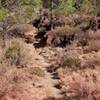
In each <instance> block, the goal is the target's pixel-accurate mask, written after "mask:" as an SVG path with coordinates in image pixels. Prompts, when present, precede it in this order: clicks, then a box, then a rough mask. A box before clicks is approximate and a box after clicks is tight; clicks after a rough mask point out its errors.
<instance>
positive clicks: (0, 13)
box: [0, 7, 6, 21]
mask: <svg viewBox="0 0 100 100" xmlns="http://www.w3.org/2000/svg"><path fill="white" fill-rule="evenodd" d="M5 17H6V11H5V9H4V8H2V7H0V21H2V20H3V19H4V18H5Z"/></svg>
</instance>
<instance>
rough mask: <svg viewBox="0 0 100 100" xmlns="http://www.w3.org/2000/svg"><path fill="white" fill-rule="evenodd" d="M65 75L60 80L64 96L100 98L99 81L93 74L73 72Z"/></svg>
mask: <svg viewBox="0 0 100 100" xmlns="http://www.w3.org/2000/svg"><path fill="white" fill-rule="evenodd" d="M67 74H68V73H67ZM67 74H66V75H67ZM66 75H64V76H65V77H63V78H62V80H63V84H64V89H65V91H66V96H67V97H69V100H81V99H82V100H99V99H100V81H99V80H98V79H97V78H96V77H95V75H92V74H91V75H86V74H84V75H81V74H79V73H73V72H72V73H71V75H67V76H66Z"/></svg>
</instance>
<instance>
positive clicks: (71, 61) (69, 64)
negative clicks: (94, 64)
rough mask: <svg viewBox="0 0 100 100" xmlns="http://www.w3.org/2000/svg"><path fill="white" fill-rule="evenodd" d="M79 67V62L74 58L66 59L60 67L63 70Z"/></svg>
mask: <svg viewBox="0 0 100 100" xmlns="http://www.w3.org/2000/svg"><path fill="white" fill-rule="evenodd" d="M80 66H81V61H80V60H79V59H76V58H68V59H66V60H65V61H64V63H63V65H62V67H63V68H66V67H69V68H73V67H77V68H78V67H80Z"/></svg>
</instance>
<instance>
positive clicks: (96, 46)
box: [84, 40, 100, 52]
mask: <svg viewBox="0 0 100 100" xmlns="http://www.w3.org/2000/svg"><path fill="white" fill-rule="evenodd" d="M99 50H100V40H91V41H89V45H88V46H87V47H86V48H84V51H85V52H92V51H96V52H97V51H99Z"/></svg>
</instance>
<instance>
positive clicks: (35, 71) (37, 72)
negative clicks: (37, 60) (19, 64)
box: [30, 67, 45, 77]
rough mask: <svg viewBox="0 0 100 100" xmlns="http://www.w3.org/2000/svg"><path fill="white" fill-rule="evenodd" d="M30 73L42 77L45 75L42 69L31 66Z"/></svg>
mask: <svg viewBox="0 0 100 100" xmlns="http://www.w3.org/2000/svg"><path fill="white" fill-rule="evenodd" d="M30 73H31V74H35V75H37V76H40V77H44V76H45V72H44V70H42V69H41V68H39V67H33V68H31V69H30Z"/></svg>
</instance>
